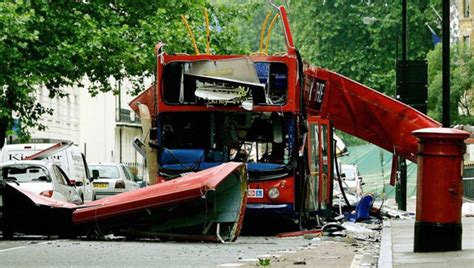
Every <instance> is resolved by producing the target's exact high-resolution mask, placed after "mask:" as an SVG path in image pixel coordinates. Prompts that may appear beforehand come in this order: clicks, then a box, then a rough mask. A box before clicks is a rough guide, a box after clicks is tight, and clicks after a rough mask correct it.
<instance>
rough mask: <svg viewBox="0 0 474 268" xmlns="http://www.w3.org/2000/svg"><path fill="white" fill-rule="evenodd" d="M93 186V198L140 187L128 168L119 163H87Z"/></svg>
mask: <svg viewBox="0 0 474 268" xmlns="http://www.w3.org/2000/svg"><path fill="white" fill-rule="evenodd" d="M89 169H90V171H91V174H92V183H93V186H94V190H93V197H92V198H93V200H97V199H101V198H104V197H107V196H111V195H115V194H119V193H123V192H128V191H132V190H135V189H138V188H140V185H139V184H138V183H137V181H135V177H134V176H133V174H132V173H131V172H130V169H129V168H128V167H127V166H126V165H124V164H120V163H92V164H89Z"/></svg>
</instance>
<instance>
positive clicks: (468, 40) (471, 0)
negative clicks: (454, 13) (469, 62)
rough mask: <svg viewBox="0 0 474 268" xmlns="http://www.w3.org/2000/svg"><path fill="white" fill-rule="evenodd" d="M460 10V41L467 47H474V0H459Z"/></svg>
mask: <svg viewBox="0 0 474 268" xmlns="http://www.w3.org/2000/svg"><path fill="white" fill-rule="evenodd" d="M456 4H457V7H458V11H459V41H460V42H461V43H462V44H463V45H465V46H466V47H469V48H471V50H472V48H473V47H474V40H473V37H474V27H473V26H474V14H473V13H474V12H473V11H474V0H457V3H456Z"/></svg>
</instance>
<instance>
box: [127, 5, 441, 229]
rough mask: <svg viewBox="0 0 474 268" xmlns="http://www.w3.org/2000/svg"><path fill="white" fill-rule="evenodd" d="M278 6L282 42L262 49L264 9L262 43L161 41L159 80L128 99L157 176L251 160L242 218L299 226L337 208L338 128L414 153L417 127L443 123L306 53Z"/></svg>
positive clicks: (153, 179)
mask: <svg viewBox="0 0 474 268" xmlns="http://www.w3.org/2000/svg"><path fill="white" fill-rule="evenodd" d="M274 7H275V8H276V9H277V14H276V15H275V17H274V18H275V19H276V18H278V17H280V19H281V22H282V27H283V33H284V40H285V41H284V42H285V46H286V51H285V52H283V53H281V52H280V53H276V54H273V55H267V54H266V53H263V51H262V42H263V36H264V30H265V22H267V21H268V16H267V19H266V20H265V22H264V26H263V27H262V34H261V45H260V51H259V53H254V54H251V55H211V54H210V53H207V54H199V51H198V49H197V45H196V44H195V41H194V40H193V42H194V47H195V50H196V55H187V54H173V55H170V54H167V53H166V52H164V50H163V45H162V44H161V43H160V44H158V45H157V47H156V49H155V53H156V60H157V61H156V62H157V63H156V82H155V84H154V85H153V86H152V87H150V88H149V89H148V90H146V91H144V92H142V93H141V94H140V95H139V96H137V97H136V98H135V99H134V100H132V101H131V102H130V106H131V107H132V109H133V110H134V111H136V112H137V113H138V114H139V116H140V117H141V119H142V123H143V130H144V138H145V140H144V141H141V140H136V142H135V145H136V147H137V148H138V149H139V150H141V151H143V154H144V155H146V158H147V163H148V168H149V174H150V175H149V176H150V182H151V183H152V184H153V183H160V182H163V181H167V180H172V179H173V178H177V177H179V176H181V175H182V174H186V173H188V172H194V171H199V170H204V169H207V168H210V167H214V166H217V165H220V164H222V163H225V162H229V161H239V162H245V163H246V164H247V169H248V173H249V187H248V200H247V210H246V216H245V219H246V220H247V221H252V220H255V219H256V220H258V221H259V222H272V223H275V224H272V225H279V224H277V223H276V221H275V220H276V219H278V220H283V221H286V222H288V223H291V224H293V225H294V226H295V227H301V226H302V223H305V222H306V223H309V222H313V221H317V220H318V217H319V216H328V215H330V214H331V213H332V191H333V177H334V176H333V171H334V167H333V165H334V164H333V163H334V152H335V148H336V146H335V143H334V142H333V133H332V131H333V128H336V129H340V130H342V131H344V132H346V133H349V134H351V135H354V136H357V137H359V138H362V139H364V140H367V141H369V142H372V143H373V144H375V145H378V146H380V147H381V148H384V149H386V150H388V151H390V152H393V153H394V155H401V156H404V157H406V158H407V159H410V160H413V161H414V160H415V155H414V152H416V148H417V142H416V139H415V138H414V137H413V136H412V135H411V131H413V130H416V129H419V128H423V127H439V123H437V122H436V121H434V120H432V119H431V118H429V117H427V116H425V115H423V114H422V113H420V112H418V111H416V110H414V109H413V108H411V107H409V106H407V105H404V104H402V103H400V102H398V101H396V100H394V99H391V98H389V97H387V96H385V95H383V94H380V93H378V92H376V91H375V90H372V89H370V88H368V87H366V86H364V85H362V84H359V83H357V82H355V81H353V80H350V79H348V78H346V77H344V76H342V75H339V74H337V73H334V72H331V71H329V70H326V69H322V68H318V67H313V66H310V65H309V64H306V63H304V62H303V61H302V59H301V57H300V55H299V52H298V50H297V49H296V47H295V45H294V42H293V37H292V34H291V30H290V26H289V23H288V19H287V13H286V10H285V8H284V7H283V6H280V7H276V6H274ZM275 19H274V20H273V21H272V23H271V25H270V27H269V29H268V31H270V32H271V28H272V27H273V23H274V21H275ZM183 21H184V22H185V23H186V21H185V19H184V17H183ZM188 30H189V27H188ZM190 36H191V37H192V36H193V35H192V34H190ZM207 40H209V37H208V38H207ZM267 40H268V35H267ZM267 42H268V41H267ZM207 47H208V46H207ZM392 177H393V176H392ZM268 226H270V225H267V227H268Z"/></svg>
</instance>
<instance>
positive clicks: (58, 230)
mask: <svg viewBox="0 0 474 268" xmlns="http://www.w3.org/2000/svg"><path fill="white" fill-rule="evenodd" d="M0 190H1V196H0V198H3V204H2V214H1V221H0V222H1V224H2V229H3V232H11V233H13V232H19V233H25V234H38V235H70V234H73V233H74V224H73V223H72V212H73V211H74V209H75V208H76V205H74V204H71V203H68V202H64V201H60V200H54V199H51V198H48V197H44V196H41V195H38V194H35V193H32V192H29V191H27V190H24V189H21V188H20V187H18V186H16V185H14V184H13V183H10V184H9V183H5V184H4V185H3V186H2V187H1V189H0ZM7 230H8V231H7ZM4 237H5V233H4Z"/></svg>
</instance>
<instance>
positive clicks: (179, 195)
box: [73, 162, 243, 223]
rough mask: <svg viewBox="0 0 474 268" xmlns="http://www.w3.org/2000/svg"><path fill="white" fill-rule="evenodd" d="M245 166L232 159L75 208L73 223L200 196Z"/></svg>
mask: <svg viewBox="0 0 474 268" xmlns="http://www.w3.org/2000/svg"><path fill="white" fill-rule="evenodd" d="M242 165H243V164H242V163H237V162H229V163H225V164H222V165H220V166H217V167H214V168H210V169H206V170H203V171H200V172H197V173H192V174H189V175H186V176H184V177H182V178H178V179H173V180H170V181H167V182H163V183H159V184H155V185H153V186H149V187H146V188H142V189H138V190H135V191H132V192H127V193H122V194H118V195H115V196H111V197H107V198H104V199H101V200H97V201H94V202H91V203H88V204H87V205H86V206H87V207H83V208H79V209H77V210H76V211H74V214H73V222H74V223H83V222H87V221H93V220H98V219H104V218H108V217H112V216H117V215H123V214H127V213H130V212H133V211H137V210H140V209H144V208H153V207H160V206H163V205H169V204H174V203H178V202H183V201H186V200H191V199H194V198H200V197H201V196H202V195H203V194H204V193H205V192H206V191H208V190H213V189H215V188H216V187H217V185H219V183H221V182H222V181H223V180H224V179H225V178H226V177H227V176H228V175H229V174H231V173H232V172H233V171H235V170H237V169H238V168H239V167H240V166H242Z"/></svg>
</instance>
